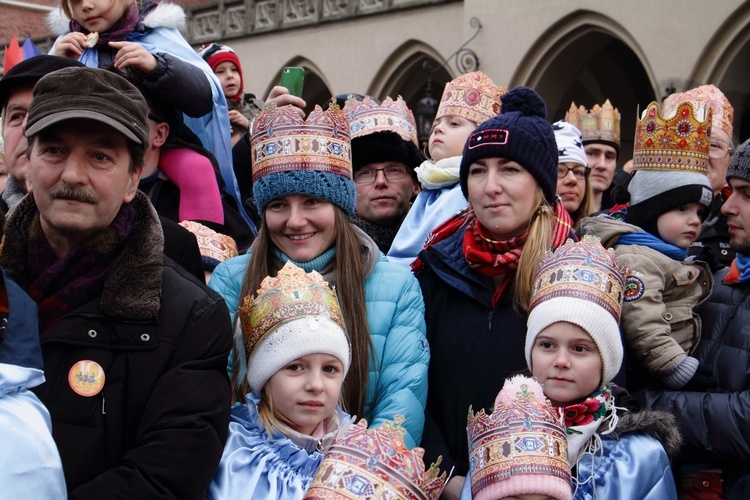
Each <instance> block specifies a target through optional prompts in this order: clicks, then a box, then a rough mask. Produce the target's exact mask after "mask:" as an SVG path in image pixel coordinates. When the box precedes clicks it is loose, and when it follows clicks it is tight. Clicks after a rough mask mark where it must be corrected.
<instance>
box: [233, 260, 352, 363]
mask: <svg viewBox="0 0 750 500" xmlns="http://www.w3.org/2000/svg"><path fill="white" fill-rule="evenodd" d="M325 313H327V314H328V315H330V319H331V321H333V322H334V323H336V324H338V325H339V326H340V327H341V329H342V330H343V331H346V327H345V326H344V320H343V317H342V315H341V309H340V308H339V303H338V300H337V299H336V295H335V294H334V292H333V291H332V290H331V289H330V288H328V283H326V281H325V280H324V279H323V277H322V276H321V275H320V274H319V273H318V272H316V271H312V272H309V273H306V272H305V271H304V270H303V269H300V268H299V267H297V266H295V265H294V264H292V263H291V262H287V263H286V264H284V267H282V268H281V270H280V271H279V273H278V274H277V275H276V276H275V277H271V276H267V277H266V278H265V279H264V280H263V281H262V282H261V284H260V289H258V293H257V294H256V297H255V298H252V297H250V296H245V298H244V299H243V300H242V305H241V306H240V307H239V314H240V324H241V325H242V333H243V334H244V336H245V348H246V349H247V355H248V356H250V354H251V353H252V352H253V350H254V349H255V346H257V345H258V343H259V342H260V341H261V339H263V337H264V336H265V335H266V334H267V333H268V332H269V331H271V330H272V329H273V328H275V327H277V326H279V325H280V324H281V323H284V322H285V321H289V320H292V319H295V318H299V317H302V316H310V315H313V316H317V315H321V314H325Z"/></svg>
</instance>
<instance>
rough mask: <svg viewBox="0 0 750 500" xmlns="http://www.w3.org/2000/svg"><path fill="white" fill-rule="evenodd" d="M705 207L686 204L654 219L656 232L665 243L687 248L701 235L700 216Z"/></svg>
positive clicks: (697, 204) (696, 204)
mask: <svg viewBox="0 0 750 500" xmlns="http://www.w3.org/2000/svg"><path fill="white" fill-rule="evenodd" d="M704 210H705V207H704V206H703V205H701V204H700V203H688V204H687V205H683V206H681V207H679V208H675V209H674V210H670V211H669V212H664V213H663V214H661V215H660V216H659V218H658V219H656V230H657V231H659V236H661V239H663V240H664V241H666V242H667V243H671V244H672V245H675V246H678V247H680V248H687V247H689V246H690V244H691V243H693V242H694V241H695V240H697V239H698V236H700V235H701V215H703V211H704Z"/></svg>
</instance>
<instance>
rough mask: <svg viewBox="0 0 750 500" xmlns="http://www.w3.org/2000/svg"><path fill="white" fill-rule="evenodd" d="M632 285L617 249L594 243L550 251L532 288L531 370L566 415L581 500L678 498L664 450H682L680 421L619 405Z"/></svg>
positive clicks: (589, 239)
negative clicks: (625, 301)
mask: <svg viewBox="0 0 750 500" xmlns="http://www.w3.org/2000/svg"><path fill="white" fill-rule="evenodd" d="M625 286H626V285H625V283H624V280H623V272H622V271H621V270H620V268H619V267H618V263H617V258H616V257H615V253H614V251H613V250H605V249H604V247H602V245H601V243H600V242H599V240H598V239H597V238H595V237H592V236H585V237H584V239H583V241H581V242H579V243H573V242H572V241H568V242H567V243H566V244H565V245H563V246H561V247H560V248H558V249H557V250H556V251H555V252H554V254H553V253H547V254H546V255H545V256H544V257H542V259H541V261H540V263H539V268H538V271H537V274H536V278H535V280H534V289H533V292H532V293H533V296H532V299H531V305H530V312H529V319H528V333H527V334H526V343H525V348H524V349H525V354H526V362H527V364H528V368H529V369H530V370H531V372H532V374H533V375H534V377H535V378H536V379H537V380H538V381H539V383H541V384H542V387H543V388H544V394H545V395H546V396H547V397H548V398H549V399H550V400H551V401H552V404H553V405H555V406H557V407H561V408H563V412H564V416H565V425H566V434H567V438H568V439H567V440H568V459H569V461H570V466H571V469H572V472H573V483H574V486H575V492H574V498H576V499H592V498H602V499H603V498H607V499H621V500H626V499H627V500H642V499H644V498H653V499H659V500H669V499H676V498H677V491H676V488H675V482H674V477H673V476H672V470H671V468H670V465H669V458H668V456H667V452H666V451H665V449H666V450H667V451H669V452H670V455H675V454H676V452H677V451H678V449H679V445H680V441H681V439H680V436H679V433H678V431H677V427H676V425H675V421H674V417H672V415H671V414H669V413H667V412H657V411H641V412H637V413H631V412H628V411H627V410H625V409H624V408H620V407H617V406H615V396H614V395H613V391H612V387H611V383H612V379H613V378H614V376H615V375H616V374H617V372H618V371H619V370H620V366H621V364H622V357H623V347H622V342H621V340H620V330H619V328H618V321H619V318H620V306H621V304H622V297H623V294H624V293H625V292H624V288H625Z"/></svg>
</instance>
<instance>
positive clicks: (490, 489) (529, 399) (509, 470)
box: [466, 375, 573, 500]
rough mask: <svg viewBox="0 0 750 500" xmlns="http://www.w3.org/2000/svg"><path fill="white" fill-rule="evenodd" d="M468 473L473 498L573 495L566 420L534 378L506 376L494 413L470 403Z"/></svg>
mask: <svg viewBox="0 0 750 500" xmlns="http://www.w3.org/2000/svg"><path fill="white" fill-rule="evenodd" d="M466 430H467V433H468V439H469V475H470V478H467V480H471V493H472V498H474V499H475V500H495V499H499V498H506V497H515V496H521V495H533V494H537V495H547V496H550V497H552V498H555V499H557V500H569V499H570V498H572V496H573V491H572V485H571V475H570V465H569V463H568V442H567V438H566V434H565V421H564V418H563V414H562V412H561V410H560V409H559V408H555V407H553V406H552V405H551V404H550V402H549V400H547V398H546V397H545V396H544V392H543V391H542V386H541V385H539V382H537V381H536V380H534V379H532V378H529V377H524V376H522V375H517V376H515V377H512V378H510V379H508V380H506V381H505V384H503V388H502V390H501V391H500V393H499V394H498V395H497V398H496V399H495V408H494V411H493V412H492V414H490V415H486V414H485V412H484V410H480V411H479V412H477V414H476V415H474V414H473V412H472V410H471V408H469V416H468V423H467V426H466Z"/></svg>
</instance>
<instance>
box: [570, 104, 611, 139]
mask: <svg viewBox="0 0 750 500" xmlns="http://www.w3.org/2000/svg"><path fill="white" fill-rule="evenodd" d="M565 121H566V122H568V123H571V124H573V125H574V126H576V127H577V128H578V130H580V131H581V135H582V136H583V143H584V144H586V143H587V142H605V143H611V145H612V146H613V147H614V148H615V149H618V150H619V148H620V112H619V111H618V110H617V108H615V107H613V106H612V103H611V102H609V99H607V100H606V101H604V104H602V105H601V106H599V105H598V104H595V105H594V107H593V108H591V111H586V108H584V107H583V106H580V107H576V103H575V102H574V103H571V105H570V109H569V110H568V112H567V113H565Z"/></svg>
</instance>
